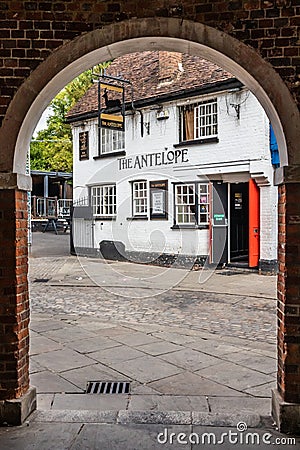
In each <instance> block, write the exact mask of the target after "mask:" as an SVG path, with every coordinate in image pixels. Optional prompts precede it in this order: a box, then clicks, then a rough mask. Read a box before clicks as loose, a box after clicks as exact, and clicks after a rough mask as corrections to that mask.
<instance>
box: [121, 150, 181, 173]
mask: <svg viewBox="0 0 300 450" xmlns="http://www.w3.org/2000/svg"><path fill="white" fill-rule="evenodd" d="M187 154H188V149H187V148H184V149H181V150H179V149H178V150H169V151H164V152H160V153H147V154H145V155H136V156H130V157H128V158H119V159H118V169H119V170H126V169H146V168H148V167H154V166H155V167H156V166H166V165H168V164H181V163H187V162H189V159H188V157H187Z"/></svg>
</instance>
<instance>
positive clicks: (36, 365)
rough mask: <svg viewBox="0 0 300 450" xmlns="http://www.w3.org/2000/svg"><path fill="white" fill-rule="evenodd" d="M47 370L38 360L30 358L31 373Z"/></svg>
mask: <svg viewBox="0 0 300 450" xmlns="http://www.w3.org/2000/svg"><path fill="white" fill-rule="evenodd" d="M44 370H46V367H44V366H42V365H41V364H39V363H38V362H37V361H33V359H32V358H29V373H30V374H31V373H37V372H43V371H44Z"/></svg>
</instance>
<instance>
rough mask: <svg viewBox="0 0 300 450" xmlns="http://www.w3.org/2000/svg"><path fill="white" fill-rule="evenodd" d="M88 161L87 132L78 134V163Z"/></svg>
mask: <svg viewBox="0 0 300 450" xmlns="http://www.w3.org/2000/svg"><path fill="white" fill-rule="evenodd" d="M84 159H89V132H88V131H83V132H81V133H79V161H82V160H84Z"/></svg>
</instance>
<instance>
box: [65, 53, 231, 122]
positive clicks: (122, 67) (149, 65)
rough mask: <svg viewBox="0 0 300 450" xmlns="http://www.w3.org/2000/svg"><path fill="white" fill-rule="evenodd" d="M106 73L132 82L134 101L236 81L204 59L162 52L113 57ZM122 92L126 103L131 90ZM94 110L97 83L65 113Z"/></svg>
mask: <svg viewBox="0 0 300 450" xmlns="http://www.w3.org/2000/svg"><path fill="white" fill-rule="evenodd" d="M106 74H107V75H111V76H121V77H122V78H123V79H126V80H129V81H131V83H132V85H133V101H134V102H136V101H141V100H146V99H151V98H156V99H157V97H161V96H166V94H174V93H178V94H179V93H180V92H182V91H185V90H191V89H196V88H203V87H205V86H207V85H214V84H216V83H220V82H223V81H227V80H229V79H232V80H235V77H234V76H233V75H232V74H230V73H229V72H226V71H225V70H223V69H222V68H220V67H218V66H217V65H215V64H213V63H211V62H209V61H207V60H205V59H202V58H200V57H197V56H190V55H186V54H180V53H174V52H165V51H146V52H140V53H129V54H126V55H124V56H121V57H119V58H116V59H115V60H114V61H113V62H112V64H111V65H110V66H109V68H108V69H106ZM125 92H126V96H125V100H126V101H127V102H131V93H130V92H131V91H130V88H126V91H125ZM97 110H98V98H97V84H94V85H93V86H92V87H91V88H90V89H89V90H88V91H87V92H86V94H85V95H83V97H82V98H81V100H79V102H77V103H76V105H74V106H73V108H72V109H71V110H70V111H69V112H68V114H67V118H68V119H71V118H75V117H76V116H81V115H82V114H85V113H92V112H96V111H97Z"/></svg>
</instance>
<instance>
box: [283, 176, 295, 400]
mask: <svg viewBox="0 0 300 450" xmlns="http://www.w3.org/2000/svg"><path fill="white" fill-rule="evenodd" d="M299 198H300V184H294V183H291V184H286V185H285V186H281V187H280V191H279V249H278V261H279V275H278V328H279V329H278V388H279V390H280V392H281V395H282V396H283V398H284V399H285V400H286V401H288V402H298V403H300V242H299V236H300V211H299ZM287 268H288V270H287Z"/></svg>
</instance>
